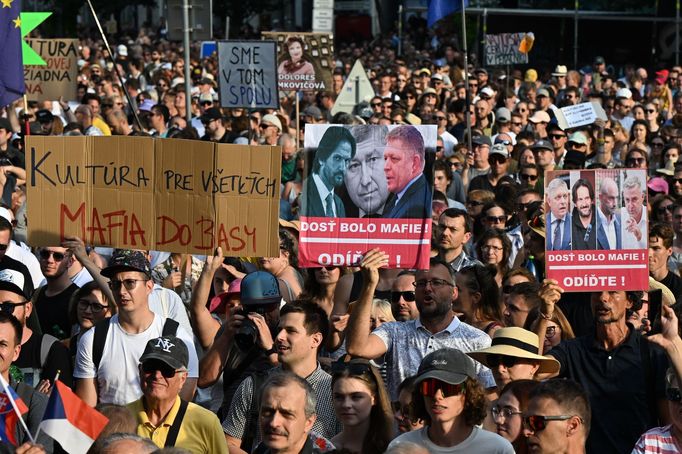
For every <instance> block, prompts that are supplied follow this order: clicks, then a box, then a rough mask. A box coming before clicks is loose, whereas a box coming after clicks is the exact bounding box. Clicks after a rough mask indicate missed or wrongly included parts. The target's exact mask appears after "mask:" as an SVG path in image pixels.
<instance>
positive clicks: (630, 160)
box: [627, 158, 646, 165]
mask: <svg viewBox="0 0 682 454" xmlns="http://www.w3.org/2000/svg"><path fill="white" fill-rule="evenodd" d="M645 162H646V159H644V158H628V160H627V163H628V165H631V164H635V165H640V164H643V163H645Z"/></svg>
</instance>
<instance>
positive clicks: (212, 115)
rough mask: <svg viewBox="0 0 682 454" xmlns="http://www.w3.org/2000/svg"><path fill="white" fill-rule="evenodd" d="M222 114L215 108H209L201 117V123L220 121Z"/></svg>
mask: <svg viewBox="0 0 682 454" xmlns="http://www.w3.org/2000/svg"><path fill="white" fill-rule="evenodd" d="M222 118H223V113H222V112H221V111H220V109H218V108H217V107H211V108H210V109H207V110H206V112H204V114H203V115H202V116H201V122H202V123H208V122H209V121H211V120H222Z"/></svg>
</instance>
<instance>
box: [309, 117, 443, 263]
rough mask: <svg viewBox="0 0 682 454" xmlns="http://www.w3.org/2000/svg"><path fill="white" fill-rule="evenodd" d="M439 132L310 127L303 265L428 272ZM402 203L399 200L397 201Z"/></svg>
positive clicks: (413, 128)
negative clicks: (376, 261)
mask: <svg viewBox="0 0 682 454" xmlns="http://www.w3.org/2000/svg"><path fill="white" fill-rule="evenodd" d="M436 137H437V129H436V127H435V126H431V125H430V126H410V125H400V126H399V125H391V126H379V125H359V126H341V125H306V129H305V148H306V166H305V169H306V170H305V172H304V175H305V177H304V179H303V193H302V194H301V195H300V203H299V207H298V209H299V214H300V220H301V233H300V238H299V240H300V243H299V264H300V265H301V266H303V267H315V266H321V265H325V266H326V265H335V266H349V265H355V264H357V263H358V261H359V260H360V259H361V258H362V255H363V254H364V253H365V252H367V251H368V250H369V249H371V248H373V247H379V248H381V249H382V250H384V251H385V252H386V253H388V255H389V267H392V268H419V269H424V268H428V266H429V251H430V248H431V198H432V189H431V186H432V181H433V180H432V176H431V164H432V163H433V160H434V156H435V148H436ZM398 195H400V198H398Z"/></svg>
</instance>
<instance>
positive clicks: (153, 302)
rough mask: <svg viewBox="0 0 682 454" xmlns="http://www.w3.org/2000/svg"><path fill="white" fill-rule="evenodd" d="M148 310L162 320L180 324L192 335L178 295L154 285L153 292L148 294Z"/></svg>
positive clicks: (183, 306) (185, 311)
mask: <svg viewBox="0 0 682 454" xmlns="http://www.w3.org/2000/svg"><path fill="white" fill-rule="evenodd" d="M148 301H149V310H150V311H152V312H154V313H155V314H158V315H160V316H161V317H163V318H166V317H168V318H172V319H173V320H175V321H176V322H178V323H179V324H180V326H181V327H182V328H184V330H185V331H187V332H188V333H190V334H192V333H193V331H192V325H190V323H189V317H188V316H187V309H185V305H184V304H183V303H182V300H181V299H180V295H178V294H177V293H175V292H174V291H173V290H171V289H167V288H164V287H161V286H160V285H159V284H154V290H153V291H152V293H150V294H149V300H148Z"/></svg>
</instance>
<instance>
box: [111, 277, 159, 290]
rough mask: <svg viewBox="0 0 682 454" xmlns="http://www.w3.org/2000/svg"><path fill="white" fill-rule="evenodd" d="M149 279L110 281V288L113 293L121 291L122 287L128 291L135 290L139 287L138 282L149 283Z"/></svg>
mask: <svg viewBox="0 0 682 454" xmlns="http://www.w3.org/2000/svg"><path fill="white" fill-rule="evenodd" d="M148 280H149V279H123V280H122V281H116V280H111V281H109V288H110V289H111V290H113V291H117V290H120V289H121V285H123V287H125V289H126V290H133V289H134V288H135V287H137V283H138V282H147V281H148Z"/></svg>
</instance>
